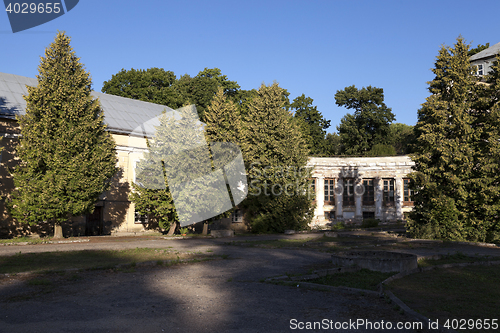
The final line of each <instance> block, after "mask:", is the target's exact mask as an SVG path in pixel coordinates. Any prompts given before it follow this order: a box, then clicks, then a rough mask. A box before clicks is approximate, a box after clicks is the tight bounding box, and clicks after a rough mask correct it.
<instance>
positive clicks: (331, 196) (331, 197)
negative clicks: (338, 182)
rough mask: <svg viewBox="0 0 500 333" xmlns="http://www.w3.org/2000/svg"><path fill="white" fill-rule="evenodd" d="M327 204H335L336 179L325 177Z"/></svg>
mask: <svg viewBox="0 0 500 333" xmlns="http://www.w3.org/2000/svg"><path fill="white" fill-rule="evenodd" d="M325 205H335V179H325Z"/></svg>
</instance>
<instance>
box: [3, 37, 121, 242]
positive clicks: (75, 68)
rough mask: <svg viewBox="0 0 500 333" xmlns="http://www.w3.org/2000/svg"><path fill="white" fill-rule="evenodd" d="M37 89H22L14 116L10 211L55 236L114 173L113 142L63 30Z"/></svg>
mask: <svg viewBox="0 0 500 333" xmlns="http://www.w3.org/2000/svg"><path fill="white" fill-rule="evenodd" d="M38 70H39V75H37V79H38V85H37V87H28V95H27V96H24V98H25V100H26V114H25V115H24V116H20V117H19V118H18V121H19V125H20V129H21V139H20V141H19V145H18V146H17V154H18V157H19V159H20V160H21V162H20V165H19V166H18V167H16V168H15V169H14V171H13V176H14V184H15V187H16V190H15V191H14V192H13V193H12V196H11V202H10V205H9V206H10V209H11V212H12V215H13V216H14V217H15V218H16V219H17V220H19V221H22V222H27V223H30V224H38V223H41V222H44V221H45V222H49V223H52V224H53V225H54V227H55V229H54V230H55V236H61V235H62V229H61V223H63V222H64V221H66V220H67V219H68V218H70V217H71V216H79V215H81V214H85V213H90V212H92V211H93V210H94V204H95V202H96V201H97V200H98V198H99V196H100V195H101V193H103V192H104V191H105V190H106V189H108V187H109V185H110V179H111V177H112V176H113V175H114V174H115V173H116V171H117V168H116V152H115V143H114V141H113V139H112V138H111V135H110V134H109V133H108V132H107V131H106V125H105V124H104V115H103V112H102V109H101V107H100V104H99V101H98V100H95V99H93V98H92V96H91V84H92V83H91V79H90V74H89V73H88V72H87V71H85V69H84V67H83V65H82V64H81V63H80V59H79V58H78V57H77V56H76V55H75V52H74V51H73V49H72V48H71V46H70V38H69V37H68V36H66V34H65V33H64V32H60V33H58V34H57V36H56V38H55V40H54V42H53V43H52V44H51V45H50V46H49V47H48V48H47V49H46V50H45V56H44V57H42V58H41V62H40V65H39V67H38Z"/></svg>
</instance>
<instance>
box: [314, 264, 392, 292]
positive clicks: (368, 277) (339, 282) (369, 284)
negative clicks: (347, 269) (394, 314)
mask: <svg viewBox="0 0 500 333" xmlns="http://www.w3.org/2000/svg"><path fill="white" fill-rule="evenodd" d="M394 274H396V272H394V273H382V272H375V271H371V270H368V269H361V270H359V271H357V272H351V273H339V274H333V275H327V276H323V277H320V278H317V279H314V280H308V281H307V282H312V283H319V284H326V285H329V286H335V287H340V286H343V287H350V288H358V289H366V290H377V285H378V284H379V283H380V282H382V281H384V280H385V279H387V278H389V277H391V276H392V275H394Z"/></svg>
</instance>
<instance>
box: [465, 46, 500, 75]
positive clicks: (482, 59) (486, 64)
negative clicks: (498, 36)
mask: <svg viewBox="0 0 500 333" xmlns="http://www.w3.org/2000/svg"><path fill="white" fill-rule="evenodd" d="M499 53H500V43H496V44H495V45H493V46H490V47H489V48H487V49H486V50H482V51H481V52H478V53H476V54H474V55H473V56H472V57H470V63H471V65H473V66H477V71H476V74H477V75H479V76H484V75H486V74H488V73H489V72H490V71H491V66H492V65H493V62H494V61H495V60H496V55H497V54H499Z"/></svg>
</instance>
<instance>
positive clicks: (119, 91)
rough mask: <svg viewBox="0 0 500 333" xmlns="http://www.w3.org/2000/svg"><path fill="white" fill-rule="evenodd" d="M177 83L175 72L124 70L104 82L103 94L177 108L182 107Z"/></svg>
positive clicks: (154, 69) (158, 69) (150, 69)
mask: <svg viewBox="0 0 500 333" xmlns="http://www.w3.org/2000/svg"><path fill="white" fill-rule="evenodd" d="M176 81H177V80H176V77H175V74H174V73H173V72H171V71H165V70H164V69H162V68H156V67H155V68H149V69H146V70H143V69H137V70H136V69H133V68H132V69H130V70H128V71H126V70H125V69H122V70H121V71H120V72H118V73H117V74H115V75H113V76H112V77H111V79H110V80H109V81H104V83H103V86H102V92H103V93H106V94H111V95H116V96H121V97H127V98H132V99H138V100H141V101H145V102H151V103H155V104H161V105H167V106H169V107H171V108H177V107H180V106H181V105H182V97H181V95H180V94H179V93H178V92H177V91H176V90H175V89H174V87H173V84H174V83H176Z"/></svg>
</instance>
